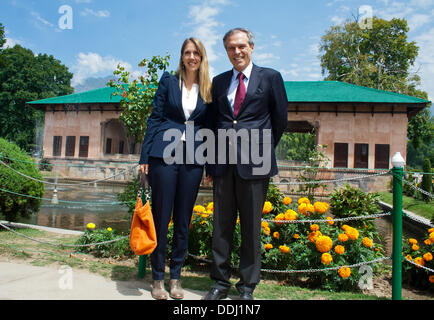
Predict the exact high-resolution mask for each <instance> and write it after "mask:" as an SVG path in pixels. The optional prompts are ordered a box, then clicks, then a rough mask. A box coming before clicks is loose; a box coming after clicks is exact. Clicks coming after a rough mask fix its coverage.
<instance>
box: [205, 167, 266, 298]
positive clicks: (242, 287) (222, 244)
mask: <svg viewBox="0 0 434 320" xmlns="http://www.w3.org/2000/svg"><path fill="white" fill-rule="evenodd" d="M269 180H270V179H269V178H260V179H254V180H245V179H242V178H241V177H240V176H239V175H238V172H237V167H236V165H229V166H228V168H227V170H226V171H225V173H224V174H223V175H222V176H220V177H216V178H215V179H214V224H213V225H214V229H213V242H212V250H213V254H214V263H213V265H212V269H211V278H212V279H213V280H215V281H216V284H215V285H214V287H215V288H217V289H219V290H222V291H227V290H229V288H230V287H231V283H230V282H229V278H230V275H231V264H230V257H231V251H232V244H233V234H234V229H235V225H236V220H237V208H239V215H240V225H241V239H243V241H242V242H241V249H240V261H241V264H240V266H239V272H240V281H239V282H238V283H237V285H236V287H237V289H238V291H240V292H253V290H254V289H255V287H256V284H257V283H258V282H259V276H260V271H261V215H262V208H263V204H264V201H265V197H266V194H267V189H268V183H269ZM216 193H217V194H219V195H220V196H219V197H216V196H215V194H216ZM235 267H236V266H235Z"/></svg>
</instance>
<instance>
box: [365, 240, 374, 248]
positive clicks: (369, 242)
mask: <svg viewBox="0 0 434 320" xmlns="http://www.w3.org/2000/svg"><path fill="white" fill-rule="evenodd" d="M362 243H363V244H364V246H365V247H367V248H370V247H372V245H373V244H374V243H373V242H372V240H371V239H369V238H367V237H365V238H363V240H362Z"/></svg>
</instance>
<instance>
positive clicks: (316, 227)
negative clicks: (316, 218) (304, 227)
mask: <svg viewBox="0 0 434 320" xmlns="http://www.w3.org/2000/svg"><path fill="white" fill-rule="evenodd" d="M310 230H312V231H318V230H319V225H317V224H312V225H311V226H310Z"/></svg>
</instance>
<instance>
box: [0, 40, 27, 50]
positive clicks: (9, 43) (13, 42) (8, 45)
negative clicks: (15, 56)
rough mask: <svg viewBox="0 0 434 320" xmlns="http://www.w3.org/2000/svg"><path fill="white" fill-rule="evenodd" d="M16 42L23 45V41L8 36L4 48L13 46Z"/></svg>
mask: <svg viewBox="0 0 434 320" xmlns="http://www.w3.org/2000/svg"><path fill="white" fill-rule="evenodd" d="M16 44H19V45H20V46H23V42H22V41H20V40H16V39H12V38H6V43H5V44H4V45H3V48H12V47H14V46H15V45H16Z"/></svg>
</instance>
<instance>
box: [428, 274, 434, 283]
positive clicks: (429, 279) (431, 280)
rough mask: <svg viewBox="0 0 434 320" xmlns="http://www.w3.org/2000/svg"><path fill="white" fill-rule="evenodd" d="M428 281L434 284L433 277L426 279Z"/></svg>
mask: <svg viewBox="0 0 434 320" xmlns="http://www.w3.org/2000/svg"><path fill="white" fill-rule="evenodd" d="M428 281H429V282H431V283H434V275H432V276H429V277H428Z"/></svg>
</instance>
